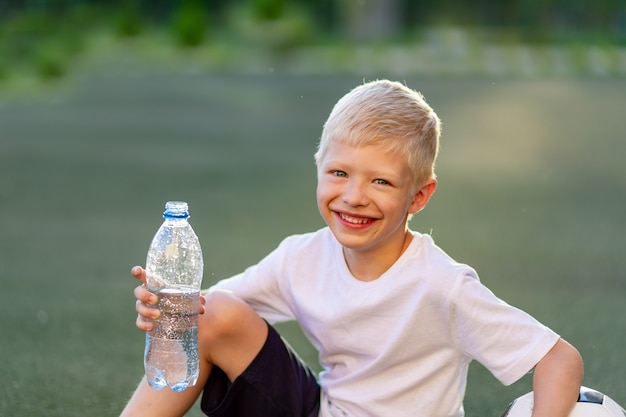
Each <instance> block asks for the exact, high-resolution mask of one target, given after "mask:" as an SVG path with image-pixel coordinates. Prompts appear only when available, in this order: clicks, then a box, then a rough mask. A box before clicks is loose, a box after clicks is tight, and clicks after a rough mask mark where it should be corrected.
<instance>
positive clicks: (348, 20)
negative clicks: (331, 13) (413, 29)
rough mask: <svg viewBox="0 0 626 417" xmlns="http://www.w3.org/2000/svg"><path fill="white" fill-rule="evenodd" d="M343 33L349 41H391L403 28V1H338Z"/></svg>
mask: <svg viewBox="0 0 626 417" xmlns="http://www.w3.org/2000/svg"><path fill="white" fill-rule="evenodd" d="M338 3H339V16H340V21H339V24H340V25H341V28H340V29H341V32H343V33H344V34H345V35H346V36H347V37H348V38H349V39H351V40H356V41H361V40H377V39H389V38H392V37H394V36H396V35H397V34H398V31H399V29H400V28H401V26H402V25H401V19H400V11H401V9H402V0H338Z"/></svg>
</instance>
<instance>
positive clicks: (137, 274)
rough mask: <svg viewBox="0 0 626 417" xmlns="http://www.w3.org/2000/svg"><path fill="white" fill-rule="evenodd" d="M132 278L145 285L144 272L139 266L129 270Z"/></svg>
mask: <svg viewBox="0 0 626 417" xmlns="http://www.w3.org/2000/svg"><path fill="white" fill-rule="evenodd" d="M130 273H131V274H132V276H134V277H135V278H137V279H138V280H139V281H141V282H143V283H144V284H145V283H146V270H145V269H143V268H142V267H140V266H133V267H132V268H131V270H130Z"/></svg>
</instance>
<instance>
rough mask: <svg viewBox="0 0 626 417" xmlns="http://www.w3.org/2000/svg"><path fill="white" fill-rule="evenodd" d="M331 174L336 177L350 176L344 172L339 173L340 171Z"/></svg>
mask: <svg viewBox="0 0 626 417" xmlns="http://www.w3.org/2000/svg"><path fill="white" fill-rule="evenodd" d="M331 174H333V175H334V176H335V177H347V176H348V174H346V173H345V172H344V171H339V170H335V171H331Z"/></svg>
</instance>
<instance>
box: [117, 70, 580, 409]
mask: <svg viewBox="0 0 626 417" xmlns="http://www.w3.org/2000/svg"><path fill="white" fill-rule="evenodd" d="M439 135H440V121H439V119H438V117H437V115H436V114H435V112H434V111H433V110H432V109H431V108H430V106H429V105H428V104H427V103H426V102H425V101H424V99H423V97H422V96H421V95H420V94H419V93H417V92H415V91H413V90H411V89H409V88H407V87H406V86H404V85H402V84H399V83H395V82H390V81H387V80H380V81H375V82H370V83H366V84H363V85H361V86H359V87H357V88H355V89H353V90H352V91H350V92H349V93H348V94H346V95H345V96H344V97H343V98H341V99H340V100H339V102H338V103H337V104H336V105H335V107H334V108H333V110H332V112H331V114H330V116H329V118H328V120H327V121H326V123H325V125H324V129H323V132H322V137H321V140H320V144H319V149H318V151H317V153H316V155H315V160H316V165H317V172H318V174H317V176H318V185H317V204H318V208H319V211H320V213H321V215H322V217H323V218H324V220H325V222H326V224H327V227H325V228H323V229H321V230H318V231H316V232H313V233H308V234H304V235H296V236H291V237H288V238H287V239H285V240H284V241H283V242H282V243H281V244H280V245H279V247H278V248H277V249H276V250H275V251H273V252H272V253H271V254H269V255H268V256H267V257H266V258H265V259H263V260H261V261H260V262H259V263H258V264H257V265H255V266H252V267H250V268H248V269H247V270H246V271H245V272H243V273H242V274H239V275H237V276H235V277H232V278H230V279H227V280H223V281H221V282H219V283H218V284H216V285H215V286H214V287H212V288H211V289H210V290H209V291H208V292H207V293H205V297H206V300H205V303H204V305H203V306H202V307H201V312H202V313H203V314H201V316H200V319H199V325H198V326H199V351H200V357H201V359H200V361H201V369H200V378H199V382H198V384H197V385H196V386H195V387H192V388H188V389H187V390H186V391H184V392H182V393H173V392H171V391H167V390H163V391H154V390H152V389H150V388H149V387H148V385H147V383H146V381H145V378H144V380H143V381H142V382H141V384H140V385H139V387H138V388H137V391H136V392H135V394H134V395H133V397H132V398H131V400H130V402H129V404H128V405H127V407H126V409H125V410H124V412H123V413H122V415H123V416H135V415H137V416H138V415H145V416H151V417H157V416H168V417H170V416H182V415H183V414H184V413H185V412H186V411H187V410H188V409H189V407H191V405H192V404H193V403H194V401H195V400H196V398H197V397H198V396H199V395H200V393H203V397H202V410H203V411H204V412H205V413H206V414H207V415H208V416H231V417H232V416H242V417H243V416H245V417H250V416H272V417H275V416H285V417H299V416H306V417H315V416H318V415H319V416H321V417H329V416H354V417H360V416H376V417H389V416H423V417H437V416H441V417H444V416H445V417H452V416H454V417H459V416H463V406H462V400H463V395H464V392H465V383H466V375H467V370H468V365H469V363H470V361H471V360H478V361H480V362H481V363H482V364H483V365H485V366H486V367H487V368H488V369H489V370H490V371H491V372H492V373H493V374H494V375H495V376H496V377H497V378H498V379H499V380H500V381H502V382H503V383H504V384H511V383H513V382H515V381H516V380H518V379H519V378H521V377H522V376H523V375H524V374H526V373H527V372H529V371H530V370H531V369H533V368H534V377H533V390H534V392H535V407H534V410H533V417H541V416H544V417H559V416H561V417H565V416H567V415H568V413H569V411H570V410H571V408H572V407H573V405H574V403H575V401H576V399H577V396H578V392H579V388H580V384H581V381H582V368H583V367H582V359H581V357H580V355H579V354H578V352H577V351H576V349H574V348H573V347H572V346H571V345H569V344H568V343H567V342H565V341H564V340H562V339H561V338H559V336H558V335H557V334H556V333H554V332H553V331H552V330H550V329H548V328H546V327H545V326H543V325H541V324H540V323H538V322H537V321H536V320H534V319H533V318H532V317H530V316H529V315H528V314H526V313H524V312H522V311H520V310H518V309H515V308H513V307H511V306H509V305H507V304H506V303H504V302H502V301H501V300H499V299H498V298H496V297H495V296H494V295H493V294H492V293H491V292H490V291H489V290H488V289H487V288H485V287H484V286H483V285H482V284H480V282H479V280H478V277H477V275H476V272H475V271H474V270H473V269H472V268H470V267H468V266H466V265H462V264H459V263H456V262H455V261H454V260H452V259H451V258H450V257H449V256H447V255H446V254H445V253H444V252H443V251H442V250H441V249H439V248H438V247H437V246H436V245H435V244H434V242H433V240H432V239H431V237H430V236H428V235H422V234H420V233H417V232H413V231H411V230H409V228H408V220H409V219H410V217H411V216H413V215H414V214H415V213H417V212H419V211H420V210H421V209H423V208H424V207H425V206H426V204H427V203H428V200H429V199H430V197H431V196H432V195H433V193H434V192H435V189H436V187H437V181H436V179H435V174H434V170H433V169H434V162H435V159H436V156H437V152H438V147H439ZM132 274H133V275H134V276H135V277H136V278H138V279H140V280H141V281H143V282H144V283H145V271H144V270H143V269H142V268H140V267H135V268H133V270H132ZM135 296H136V298H137V312H138V314H139V315H138V318H137V327H139V328H140V329H142V330H144V331H149V330H150V329H151V328H152V320H153V319H156V318H158V310H156V309H151V308H148V307H147V306H146V304H155V303H156V299H155V298H156V297H155V296H154V295H153V294H151V293H149V292H148V291H147V290H146V289H145V287H144V286H143V285H142V286H139V287H137V288H136V289H135ZM291 319H295V320H298V321H299V323H300V325H301V327H302V328H303V330H304V332H305V333H306V335H307V336H308V338H309V339H310V340H311V342H312V343H313V345H314V346H315V347H316V348H317V349H318V350H319V355H320V356H319V357H320V363H321V364H322V366H323V368H324V370H323V371H322V372H321V374H320V375H319V380H317V379H316V378H315V376H314V375H313V374H312V372H311V371H310V370H309V369H308V368H307V367H306V365H305V364H303V363H302V362H301V361H300V360H299V359H298V357H297V356H296V355H295V353H293V352H292V351H291V349H290V348H289V346H288V345H286V344H285V343H284V342H283V341H282V339H281V338H280V337H279V336H278V334H277V333H276V331H275V330H274V329H273V328H272V327H271V326H270V325H269V324H267V322H270V323H271V322H278V321H284V320H291ZM265 320H267V322H266V321H265Z"/></svg>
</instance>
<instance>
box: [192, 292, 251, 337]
mask: <svg viewBox="0 0 626 417" xmlns="http://www.w3.org/2000/svg"><path fill="white" fill-rule="evenodd" d="M205 299H206V303H205V312H204V314H202V315H201V316H200V317H199V321H198V326H199V332H200V336H201V337H203V338H205V340H211V339H220V338H223V337H225V336H229V335H231V336H232V335H235V334H237V333H239V332H241V331H243V330H244V328H245V324H246V323H249V322H250V321H251V320H254V321H256V320H258V319H260V317H259V316H258V315H257V313H256V312H255V311H254V310H252V308H251V307H250V306H249V305H248V304H246V302H245V301H243V300H242V299H241V298H239V297H237V296H236V295H234V294H233V293H231V292H228V291H213V292H209V293H207V294H205Z"/></svg>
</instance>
